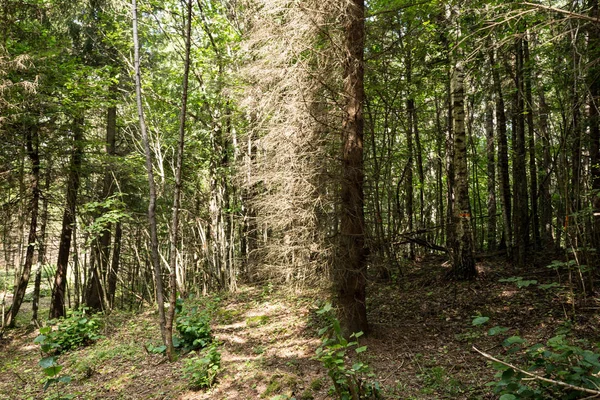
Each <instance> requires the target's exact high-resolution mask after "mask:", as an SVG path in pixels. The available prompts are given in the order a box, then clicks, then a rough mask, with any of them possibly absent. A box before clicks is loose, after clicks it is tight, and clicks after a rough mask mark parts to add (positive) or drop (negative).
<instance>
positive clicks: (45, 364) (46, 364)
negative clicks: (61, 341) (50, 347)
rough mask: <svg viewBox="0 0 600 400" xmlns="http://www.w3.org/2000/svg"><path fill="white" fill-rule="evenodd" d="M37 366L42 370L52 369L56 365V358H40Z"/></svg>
mask: <svg viewBox="0 0 600 400" xmlns="http://www.w3.org/2000/svg"><path fill="white" fill-rule="evenodd" d="M39 364H40V367H42V368H44V369H46V368H50V367H53V366H54V365H55V364H56V357H54V356H52V357H45V358H42V359H41V360H40V362H39Z"/></svg>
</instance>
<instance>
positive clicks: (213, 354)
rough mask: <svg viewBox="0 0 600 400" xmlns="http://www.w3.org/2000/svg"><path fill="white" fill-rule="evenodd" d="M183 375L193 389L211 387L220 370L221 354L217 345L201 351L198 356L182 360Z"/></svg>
mask: <svg viewBox="0 0 600 400" xmlns="http://www.w3.org/2000/svg"><path fill="white" fill-rule="evenodd" d="M183 363H184V367H183V374H184V377H185V378H186V379H188V380H189V381H190V385H191V386H192V387H193V388H198V389H203V388H210V387H212V386H213V385H214V384H215V382H216V379H217V374H218V373H219V370H220V369H221V353H220V352H219V349H218V343H212V344H211V345H210V346H208V347H205V348H204V349H202V350H201V352H200V354H199V355H197V356H194V357H191V358H187V359H185V360H183Z"/></svg>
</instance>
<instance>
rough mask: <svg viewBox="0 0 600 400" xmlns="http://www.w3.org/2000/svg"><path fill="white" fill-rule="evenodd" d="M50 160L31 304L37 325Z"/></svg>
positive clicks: (44, 250)
mask: <svg viewBox="0 0 600 400" xmlns="http://www.w3.org/2000/svg"><path fill="white" fill-rule="evenodd" d="M49 164H50V162H49V161H48V164H47V165H46V174H45V182H44V192H45V194H43V195H42V198H43V200H42V221H41V223H40V234H39V236H38V243H39V246H38V258H37V265H36V269H35V280H34V284H33V301H32V304H31V310H32V316H31V322H32V323H33V325H35V326H38V325H39V322H38V310H39V306H40V288H41V285H42V268H43V267H44V265H45V264H46V227H47V226H48V190H49V188H50V171H51V168H50V165H49Z"/></svg>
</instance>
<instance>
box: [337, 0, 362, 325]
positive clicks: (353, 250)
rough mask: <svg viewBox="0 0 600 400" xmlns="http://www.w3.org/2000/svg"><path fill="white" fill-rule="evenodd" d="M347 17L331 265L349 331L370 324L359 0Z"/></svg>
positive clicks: (343, 316)
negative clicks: (335, 234)
mask: <svg viewBox="0 0 600 400" xmlns="http://www.w3.org/2000/svg"><path fill="white" fill-rule="evenodd" d="M346 17H347V20H346V24H345V42H344V46H345V48H344V50H345V55H346V59H345V60H344V95H345V100H346V104H345V112H344V119H343V126H342V127H343V136H342V182H341V218H340V244H339V249H338V250H339V257H337V260H336V265H335V266H334V269H335V280H336V284H337V291H338V293H337V295H338V296H337V297H338V303H339V306H340V311H341V315H340V317H341V320H342V325H343V330H344V332H345V333H346V334H350V333H352V332H358V331H362V332H367V331H368V328H369V326H368V323H367V307H366V278H367V277H366V273H367V268H366V267H367V265H366V257H365V256H366V255H365V248H364V246H365V230H364V229H365V226H364V192H363V182H364V169H363V168H364V167H363V131H364V117H363V103H364V98H365V92H364V64H363V62H364V46H365V23H364V18H365V4H364V0H352V1H349V2H348V8H347V10H346Z"/></svg>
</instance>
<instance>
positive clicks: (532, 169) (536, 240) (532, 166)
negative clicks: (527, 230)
mask: <svg viewBox="0 0 600 400" xmlns="http://www.w3.org/2000/svg"><path fill="white" fill-rule="evenodd" d="M523 60H524V64H525V65H524V75H525V76H524V79H525V101H526V102H525V114H526V115H527V128H528V131H527V132H528V136H529V179H530V183H529V188H530V189H529V192H530V193H529V196H530V198H531V218H528V220H531V229H532V235H531V237H532V238H533V246H534V248H537V247H538V246H539V244H540V217H539V212H538V197H539V193H538V180H537V163H536V157H535V156H536V151H535V143H536V140H535V127H534V123H533V94H532V87H531V86H532V84H531V79H532V78H531V75H532V73H531V71H532V70H533V66H532V65H531V63H532V60H531V57H530V55H529V40H526V39H524V40H523Z"/></svg>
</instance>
